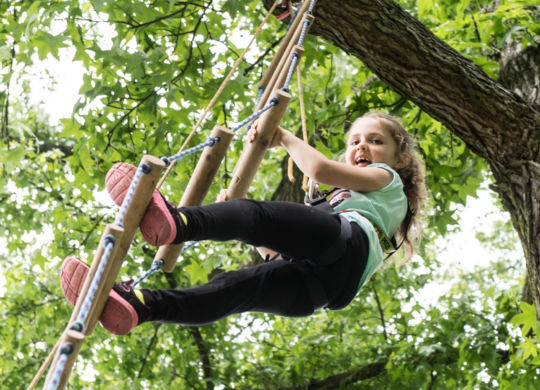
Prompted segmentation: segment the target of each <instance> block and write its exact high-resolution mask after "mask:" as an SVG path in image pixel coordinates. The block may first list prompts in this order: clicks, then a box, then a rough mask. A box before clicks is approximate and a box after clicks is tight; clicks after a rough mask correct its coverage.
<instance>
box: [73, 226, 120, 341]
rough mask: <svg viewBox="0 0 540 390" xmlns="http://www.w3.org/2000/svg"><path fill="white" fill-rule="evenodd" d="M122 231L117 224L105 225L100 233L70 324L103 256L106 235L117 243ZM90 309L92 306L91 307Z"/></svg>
mask: <svg viewBox="0 0 540 390" xmlns="http://www.w3.org/2000/svg"><path fill="white" fill-rule="evenodd" d="M123 233H124V229H123V228H121V227H119V226H116V225H107V226H106V227H105V230H104V231H103V234H102V235H101V241H100V243H99V246H98V249H97V250H96V253H95V254H94V260H93V261H92V265H91V266H90V270H89V271H88V274H86V280H85V282H84V284H83V287H82V289H81V291H80V293H79V297H78V299H77V303H76V304H75V307H74V308H73V312H72V314H71V319H70V320H69V323H70V324H72V323H73V322H74V321H75V320H76V318H77V316H78V315H79V312H80V310H81V306H82V304H83V301H84V299H85V298H86V294H87V293H88V289H89V288H90V284H91V283H92V279H94V275H95V274H96V271H97V269H98V267H99V264H100V262H101V258H102V256H103V252H104V251H105V247H104V245H105V240H106V237H108V236H110V235H111V236H113V237H114V238H115V241H116V243H117V242H119V240H120V239H121V237H122V235H123ZM116 248H118V246H117V245H116V244H115V246H114V247H113V251H112V253H111V256H110V257H109V260H110V258H111V257H112V255H113V254H114V253H115V252H116ZM109 263H110V261H109ZM100 293H101V292H100ZM96 296H97V295H96ZM94 301H95V299H94ZM92 306H95V302H94V303H93V305H92ZM91 310H92V308H91ZM84 325H85V328H86V329H85V333H86V334H89V333H88V332H87V331H88V327H87V324H84Z"/></svg>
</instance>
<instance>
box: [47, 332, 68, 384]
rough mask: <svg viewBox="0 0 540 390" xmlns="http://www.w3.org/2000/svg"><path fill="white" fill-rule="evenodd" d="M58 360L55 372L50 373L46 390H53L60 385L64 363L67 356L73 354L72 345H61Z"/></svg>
mask: <svg viewBox="0 0 540 390" xmlns="http://www.w3.org/2000/svg"><path fill="white" fill-rule="evenodd" d="M58 353H59V355H60V356H59V358H58V360H57V361H56V366H55V370H54V372H53V373H52V376H51V381H50V382H49V386H48V387H47V389H46V390H55V389H57V388H58V385H59V384H60V380H61V379H62V374H63V372H64V369H65V368H66V363H67V360H68V358H69V355H71V354H72V353H73V344H71V343H65V344H64V345H62V346H61V347H60V349H59V352H58Z"/></svg>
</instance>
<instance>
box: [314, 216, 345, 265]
mask: <svg viewBox="0 0 540 390" xmlns="http://www.w3.org/2000/svg"><path fill="white" fill-rule="evenodd" d="M338 215H339V218H340V222H341V230H340V232H339V237H338V238H337V239H336V240H335V241H334V243H333V244H332V245H330V247H329V248H328V249H326V250H325V251H324V252H323V253H321V254H320V255H319V256H317V262H318V263H320V264H322V265H327V264H331V263H333V262H334V261H336V260H337V259H339V258H340V257H341V256H342V255H343V254H344V253H345V250H346V249H347V244H348V243H349V240H350V238H351V235H352V228H351V223H350V222H349V220H348V219H347V218H345V217H344V216H343V215H341V214H338Z"/></svg>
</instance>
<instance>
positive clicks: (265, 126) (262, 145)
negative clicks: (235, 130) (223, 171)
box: [228, 90, 291, 199]
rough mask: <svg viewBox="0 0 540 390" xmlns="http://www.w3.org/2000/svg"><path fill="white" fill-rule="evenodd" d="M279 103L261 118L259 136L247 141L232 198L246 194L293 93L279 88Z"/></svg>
mask: <svg viewBox="0 0 540 390" xmlns="http://www.w3.org/2000/svg"><path fill="white" fill-rule="evenodd" d="M274 96H275V97H277V98H278V99H279V103H278V104H277V105H276V106H274V107H272V108H271V109H270V110H268V111H266V112H265V113H264V114H263V115H262V116H261V118H260V122H259V125H258V131H257V137H256V138H255V140H254V141H253V142H249V141H246V143H245V145H244V150H243V151H242V154H241V156H240V158H239V160H238V162H237V163H236V168H235V170H234V172H233V177H232V180H231V184H230V185H229V189H228V195H229V198H230V199H234V198H243V197H245V196H246V194H247V191H248V189H249V186H250V185H251V182H252V181H253V178H254V177H255V173H256V172H257V169H258V168H259V165H260V164H261V161H262V159H263V158H264V154H265V153H266V150H267V148H268V145H269V144H270V141H272V138H273V137H274V132H275V130H276V128H277V126H279V123H280V122H281V118H283V115H284V114H285V110H286V109H287V106H288V104H289V101H290V100H291V95H289V94H288V93H287V92H284V91H281V90H278V91H276V94H275V95H274Z"/></svg>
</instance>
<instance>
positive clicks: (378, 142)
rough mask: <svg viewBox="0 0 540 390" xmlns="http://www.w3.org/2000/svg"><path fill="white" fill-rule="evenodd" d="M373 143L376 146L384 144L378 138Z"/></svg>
mask: <svg viewBox="0 0 540 390" xmlns="http://www.w3.org/2000/svg"><path fill="white" fill-rule="evenodd" d="M371 142H372V143H374V144H376V145H380V144H382V141H381V140H380V139H377V138H373V139H372V140H371Z"/></svg>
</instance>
